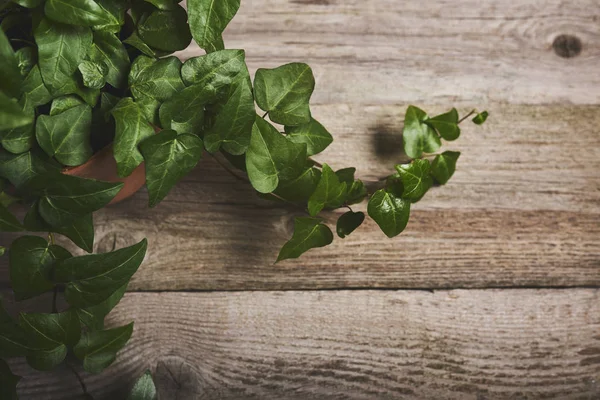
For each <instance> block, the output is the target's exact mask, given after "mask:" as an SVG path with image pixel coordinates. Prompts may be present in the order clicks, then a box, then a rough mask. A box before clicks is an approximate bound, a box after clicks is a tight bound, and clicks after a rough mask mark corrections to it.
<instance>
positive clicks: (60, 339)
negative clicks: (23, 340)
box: [19, 310, 81, 371]
mask: <svg viewBox="0 0 600 400" xmlns="http://www.w3.org/2000/svg"><path fill="white" fill-rule="evenodd" d="M19 325H20V326H21V328H22V330H23V332H24V334H25V335H26V337H27V345H28V346H29V347H31V350H29V351H28V354H27V362H28V364H29V365H30V366H31V367H33V368H35V369H37V370H40V371H49V370H52V369H54V368H55V367H56V366H57V365H59V364H60V363H61V362H62V361H63V360H64V359H65V357H66V355H67V348H68V346H73V345H75V344H76V343H77V342H78V341H79V337H80V335H81V328H80V325H79V320H78V319H77V314H76V313H75V311H74V310H69V311H65V312H62V313H58V314H33V313H32V314H24V313H22V314H21V315H20V318H19Z"/></svg>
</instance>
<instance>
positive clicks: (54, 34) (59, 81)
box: [34, 18, 92, 97]
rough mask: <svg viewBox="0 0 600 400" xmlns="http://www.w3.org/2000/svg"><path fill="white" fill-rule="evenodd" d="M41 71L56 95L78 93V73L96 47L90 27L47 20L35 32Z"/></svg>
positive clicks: (46, 82)
mask: <svg viewBox="0 0 600 400" xmlns="http://www.w3.org/2000/svg"><path fill="white" fill-rule="evenodd" d="M34 37H35V41H36V43H37V45H38V57H39V65H40V72H41V73H42V79H43V81H44V84H45V85H46V87H47V88H48V90H49V91H50V93H52V95H53V96H55V97H56V96H60V95H64V94H71V93H75V92H76V90H77V88H78V85H77V80H76V79H75V71H77V67H78V66H79V64H80V63H81V62H82V61H83V60H84V59H85V56H86V54H87V52H88V51H89V49H90V47H91V46H92V31H91V30H90V29H89V28H85V27H81V26H75V25H64V24H57V23H54V22H51V21H50V20H48V19H47V18H43V19H42V20H41V22H40V23H39V25H38V27H37V28H36V29H35V31H34Z"/></svg>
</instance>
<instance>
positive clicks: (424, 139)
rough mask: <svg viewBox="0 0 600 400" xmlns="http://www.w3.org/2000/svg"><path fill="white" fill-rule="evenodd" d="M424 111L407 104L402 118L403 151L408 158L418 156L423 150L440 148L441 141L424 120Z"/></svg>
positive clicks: (428, 151) (430, 151)
mask: <svg viewBox="0 0 600 400" xmlns="http://www.w3.org/2000/svg"><path fill="white" fill-rule="evenodd" d="M426 119H427V114H425V111H423V110H421V109H419V108H417V107H415V106H409V107H408V109H407V110H406V116H405V118H404V133H403V135H402V139H403V141H404V152H405V153H406V155H408V156H409V157H410V158H420V157H421V155H422V154H423V152H425V153H433V152H435V151H436V150H437V149H439V148H440V146H441V145H442V142H441V141H440V138H439V136H438V135H437V133H436V132H435V131H434V130H433V129H432V128H431V127H430V126H429V125H427V124H426V123H425V122H424V121H425V120H426Z"/></svg>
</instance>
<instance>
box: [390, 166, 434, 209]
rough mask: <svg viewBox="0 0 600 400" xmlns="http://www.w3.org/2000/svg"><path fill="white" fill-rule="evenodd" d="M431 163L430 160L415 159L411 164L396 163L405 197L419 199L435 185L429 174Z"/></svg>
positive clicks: (403, 196)
mask: <svg viewBox="0 0 600 400" xmlns="http://www.w3.org/2000/svg"><path fill="white" fill-rule="evenodd" d="M430 169H431V164H429V161H428V160H418V159H417V160H413V161H412V162H411V163H410V164H404V165H396V171H398V175H399V176H400V180H401V181H402V185H403V187H404V191H403V192H402V198H403V199H410V200H418V199H420V198H421V197H423V195H424V194H425V193H426V192H427V191H428V190H429V188H430V187H431V185H433V180H432V179H431V176H430V175H429V170H430Z"/></svg>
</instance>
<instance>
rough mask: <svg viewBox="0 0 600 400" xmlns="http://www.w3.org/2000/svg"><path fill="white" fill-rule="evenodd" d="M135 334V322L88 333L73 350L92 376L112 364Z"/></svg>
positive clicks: (82, 336) (83, 335)
mask: <svg viewBox="0 0 600 400" xmlns="http://www.w3.org/2000/svg"><path fill="white" fill-rule="evenodd" d="M132 333H133V322H132V323H131V324H129V325H125V326H121V327H119V328H114V329H109V330H105V331H94V332H86V333H84V334H82V335H81V340H80V341H79V343H77V345H75V347H74V348H73V350H74V352H75V355H76V356H77V358H79V359H80V360H82V361H83V368H84V369H85V370H86V371H87V372H89V373H92V374H97V373H100V372H102V370H104V369H105V368H106V367H108V366H109V365H110V364H112V363H113V362H114V361H115V359H116V357H117V352H118V351H119V350H121V349H122V348H123V347H124V346H125V344H126V343H127V341H128V340H129V338H130V337H131V334H132Z"/></svg>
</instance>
